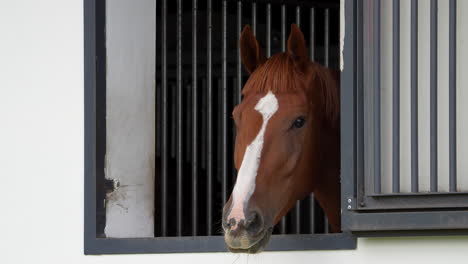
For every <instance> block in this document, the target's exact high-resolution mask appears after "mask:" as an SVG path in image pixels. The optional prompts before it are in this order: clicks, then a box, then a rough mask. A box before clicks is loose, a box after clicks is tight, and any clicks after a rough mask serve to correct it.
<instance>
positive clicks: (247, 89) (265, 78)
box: [242, 52, 340, 123]
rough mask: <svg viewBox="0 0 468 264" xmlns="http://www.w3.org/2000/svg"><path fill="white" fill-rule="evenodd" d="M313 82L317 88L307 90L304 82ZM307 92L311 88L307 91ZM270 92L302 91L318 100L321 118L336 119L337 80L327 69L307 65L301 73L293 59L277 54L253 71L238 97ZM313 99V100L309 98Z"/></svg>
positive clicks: (337, 109)
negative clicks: (321, 112)
mask: <svg viewBox="0 0 468 264" xmlns="http://www.w3.org/2000/svg"><path fill="white" fill-rule="evenodd" d="M309 78H311V79H313V80H316V81H317V82H316V83H317V84H318V87H311V86H310V85H308V84H307V83H306V82H307V80H308V79H309ZM310 89H315V90H314V91H312V92H311V90H310ZM269 91H271V92H273V93H275V94H281V93H290V92H299V91H304V92H305V93H306V94H310V95H314V97H315V98H319V99H320V104H321V105H322V106H323V114H324V115H325V118H326V119H328V120H330V121H331V122H332V123H334V122H336V121H337V120H338V117H339V111H340V101H339V87H338V80H337V77H335V76H333V74H332V72H331V70H329V69H327V68H325V67H322V66H320V65H318V64H317V63H311V67H308V68H307V70H306V71H305V72H302V71H300V70H298V67H297V66H296V65H295V62H294V59H293V58H291V56H289V55H288V54H287V53H285V52H283V53H278V54H275V55H273V56H272V57H271V58H270V59H268V60H267V61H266V62H265V63H264V64H263V65H262V66H260V67H259V68H258V69H257V70H255V71H254V72H253V73H252V75H251V76H250V78H249V80H248V81H247V83H246V84H245V86H244V89H243V91H242V94H243V95H244V96H248V95H249V94H257V93H266V92H269ZM311 100H314V98H311Z"/></svg>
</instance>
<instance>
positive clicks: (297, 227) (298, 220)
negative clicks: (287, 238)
mask: <svg viewBox="0 0 468 264" xmlns="http://www.w3.org/2000/svg"><path fill="white" fill-rule="evenodd" d="M296 24H297V26H298V27H300V26H301V8H300V7H299V6H296ZM294 220H295V223H294V233H296V234H299V233H300V232H301V201H297V202H296V206H295V210H294Z"/></svg>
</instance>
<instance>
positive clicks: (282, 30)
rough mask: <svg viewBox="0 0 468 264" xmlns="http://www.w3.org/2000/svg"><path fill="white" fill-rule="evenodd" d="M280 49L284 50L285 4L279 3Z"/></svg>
mask: <svg viewBox="0 0 468 264" xmlns="http://www.w3.org/2000/svg"><path fill="white" fill-rule="evenodd" d="M281 51H282V52H285V51H286V6H285V5H284V4H283V5H281Z"/></svg>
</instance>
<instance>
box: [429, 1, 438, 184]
mask: <svg viewBox="0 0 468 264" xmlns="http://www.w3.org/2000/svg"><path fill="white" fill-rule="evenodd" d="M437 9H438V7H437V0H431V11H430V13H431V16H430V17H431V28H430V31H431V44H430V45H431V47H430V49H431V56H430V60H431V66H430V67H431V69H430V71H431V74H430V78H431V88H430V89H431V99H430V101H431V106H430V116H431V117H430V119H431V128H430V129H431V132H430V133H431V154H430V155H431V158H430V159H431V176H430V177H431V192H437V189H438V188H437Z"/></svg>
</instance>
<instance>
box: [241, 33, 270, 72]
mask: <svg viewBox="0 0 468 264" xmlns="http://www.w3.org/2000/svg"><path fill="white" fill-rule="evenodd" d="M239 41H240V52H241V58H242V63H243V64H244V66H245V68H246V69H247V71H248V72H249V73H252V72H253V71H255V69H257V68H258V67H259V66H260V65H262V64H263V63H265V61H266V57H265V55H263V52H262V50H261V48H260V45H259V44H258V41H257V39H256V38H255V36H254V34H253V31H252V29H251V28H250V26H249V25H246V26H245V27H244V30H242V34H241V36H240V40H239Z"/></svg>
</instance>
